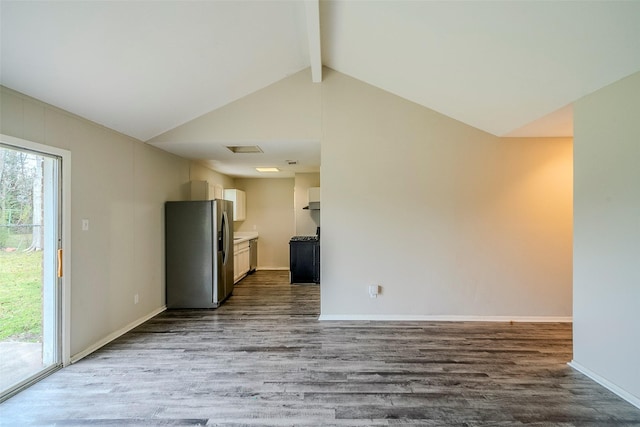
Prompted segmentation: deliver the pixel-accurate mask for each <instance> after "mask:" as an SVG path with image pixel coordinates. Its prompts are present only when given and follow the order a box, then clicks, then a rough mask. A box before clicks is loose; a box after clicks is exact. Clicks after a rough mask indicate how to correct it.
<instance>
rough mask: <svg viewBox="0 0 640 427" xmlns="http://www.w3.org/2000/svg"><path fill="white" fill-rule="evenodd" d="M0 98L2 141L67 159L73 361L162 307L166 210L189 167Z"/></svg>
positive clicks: (12, 95)
mask: <svg viewBox="0 0 640 427" xmlns="http://www.w3.org/2000/svg"><path fill="white" fill-rule="evenodd" d="M0 97H1V100H0V101H1V111H0V115H1V117H2V120H1V122H0V132H1V133H4V134H7V135H11V136H15V137H18V138H22V139H28V140H31V141H34V142H38V143H42V144H46V145H50V146H54V147H59V148H64V149H66V150H69V151H71V224H72V230H71V247H72V253H71V265H72V271H71V337H70V341H71V355H72V356H73V355H75V354H78V353H80V352H83V351H84V350H86V349H87V348H90V347H91V346H93V345H94V344H95V343H98V342H100V341H102V340H104V339H105V338H106V337H107V336H109V335H110V334H112V333H114V332H115V331H118V330H119V329H121V328H123V327H125V326H126V325H128V324H130V323H132V322H134V321H136V320H138V319H140V318H143V317H144V316H146V315H148V314H149V313H151V312H153V311H155V310H157V309H159V308H161V307H162V306H164V304H165V294H164V237H163V236H164V219H163V217H164V215H163V212H164V208H163V205H164V201H166V200H168V199H173V200H179V199H181V198H182V197H184V196H185V194H183V193H182V192H181V187H182V184H183V183H185V182H186V181H188V179H189V163H188V161H186V160H184V159H180V158H178V157H176V156H173V155H170V154H167V153H165V152H163V151H160V150H157V149H155V148H153V147H150V146H148V145H145V144H143V143H141V142H140V141H137V140H134V139H132V138H129V137H126V136H123V135H121V134H119V133H116V132H114V131H111V130H109V129H107V128H104V127H102V126H99V125H96V124H95V123H92V122H89V121H87V120H84V119H81V118H79V117H77V116H73V115H71V114H69V113H66V112H64V111H62V110H60V109H58V108H55V107H52V106H50V105H47V104H44V103H42V102H39V101H37V100H34V99H31V98H28V97H26V96H23V95H21V94H18V93H16V92H13V91H11V90H8V89H6V88H2V89H1V92H0ZM83 218H87V219H89V220H90V229H89V231H84V232H83V231H81V220H82V219H83ZM135 293H138V294H139V298H140V302H139V304H137V305H134V304H133V296H134V294H135Z"/></svg>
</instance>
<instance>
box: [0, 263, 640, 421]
mask: <svg viewBox="0 0 640 427" xmlns="http://www.w3.org/2000/svg"><path fill="white" fill-rule="evenodd" d="M287 278H288V276H287V273H283V272H267V271H265V272H258V273H256V274H254V275H252V276H249V277H247V278H246V279H245V280H243V281H242V282H241V283H240V284H239V285H238V286H237V287H236V289H235V291H234V295H233V296H232V297H231V298H230V299H229V301H228V302H227V303H226V304H225V305H223V306H222V307H220V308H219V309H217V310H183V311H169V312H165V313H162V314H160V315H159V316H157V317H155V318H154V319H152V320H150V321H149V322H147V323H145V324H144V325H142V326H140V327H138V328H136V329H135V330H133V331H131V332H130V333H128V334H126V335H124V336H123V337H121V338H120V339H118V340H116V341H114V342H113V343H111V344H109V345H108V346H106V347H105V348H103V349H101V350H99V351H97V352H95V353H93V354H92V355H90V356H88V357H86V358H85V359H83V360H81V361H80V362H78V363H76V364H74V365H72V366H70V367H68V368H65V369H63V370H61V371H59V372H57V373H55V374H53V375H51V376H50V377H48V378H46V379H44V380H43V381H41V382H40V383H38V384H36V385H35V386H33V387H31V388H30V389H28V390H26V391H24V392H22V393H21V394H19V395H17V396H14V397H13V398H11V399H9V400H7V401H6V402H4V403H3V404H1V405H0V424H1V425H7V426H23V425H56V426H66V425H72V426H78V425H97V426H137V425H141V426H173V425H210V426H217V425H220V426H254V425H270V426H301V425H313V426H387V425H392V426H399V425H422V426H488V425H491V426H518V425H535V426H632V425H633V426H640V410H638V409H637V408H635V407H633V406H632V405H630V404H628V403H626V402H625V401H623V400H622V399H620V398H618V397H617V396H615V395H614V394H613V393H611V392H609V391H608V390H606V389H604V388H603V387H601V386H599V385H597V384H596V383H594V382H592V381H591V380H589V379H588V378H586V377H584V376H583V375H581V374H580V373H578V372H575V371H573V370H572V369H571V368H569V367H568V366H567V365H566V363H567V362H568V361H569V360H570V359H571V325H570V324H558V323H556V324H530V323H525V324H522V323H519V324H518V323H517V324H514V325H510V324H501V323H463V322H460V323H458V322H456V323H439V322H433V323H432V322H402V323H399V322H318V321H317V317H318V314H319V287H318V286H312V285H307V286H300V285H298V286H291V285H289V284H288V282H287Z"/></svg>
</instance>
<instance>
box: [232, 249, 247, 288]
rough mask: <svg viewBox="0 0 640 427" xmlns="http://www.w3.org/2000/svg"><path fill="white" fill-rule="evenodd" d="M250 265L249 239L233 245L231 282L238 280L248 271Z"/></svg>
mask: <svg viewBox="0 0 640 427" xmlns="http://www.w3.org/2000/svg"><path fill="white" fill-rule="evenodd" d="M250 265H251V255H250V252H249V241H245V242H241V243H236V244H235V245H233V272H234V273H233V283H237V282H239V281H240V280H241V279H242V278H244V276H246V275H247V273H249V268H250Z"/></svg>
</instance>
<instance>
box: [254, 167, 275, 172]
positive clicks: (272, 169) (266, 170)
mask: <svg viewBox="0 0 640 427" xmlns="http://www.w3.org/2000/svg"><path fill="white" fill-rule="evenodd" d="M256 170H257V171H258V172H280V169H278V168H256Z"/></svg>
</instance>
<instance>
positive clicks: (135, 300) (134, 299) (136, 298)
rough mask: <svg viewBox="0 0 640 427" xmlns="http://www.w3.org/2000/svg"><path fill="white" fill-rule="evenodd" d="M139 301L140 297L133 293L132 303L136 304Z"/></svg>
mask: <svg viewBox="0 0 640 427" xmlns="http://www.w3.org/2000/svg"><path fill="white" fill-rule="evenodd" d="M139 301H140V298H139V297H138V294H135V295H134V296H133V303H134V304H137V303H138V302H139Z"/></svg>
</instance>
